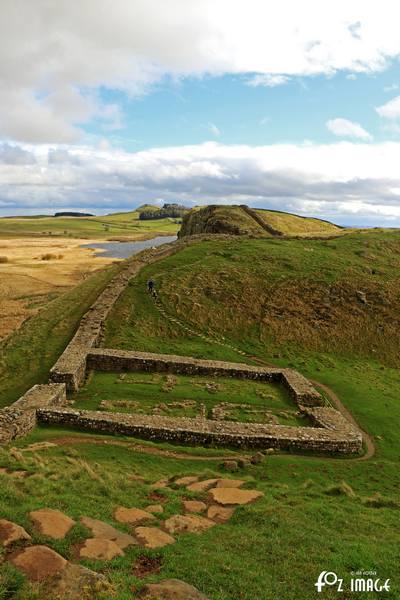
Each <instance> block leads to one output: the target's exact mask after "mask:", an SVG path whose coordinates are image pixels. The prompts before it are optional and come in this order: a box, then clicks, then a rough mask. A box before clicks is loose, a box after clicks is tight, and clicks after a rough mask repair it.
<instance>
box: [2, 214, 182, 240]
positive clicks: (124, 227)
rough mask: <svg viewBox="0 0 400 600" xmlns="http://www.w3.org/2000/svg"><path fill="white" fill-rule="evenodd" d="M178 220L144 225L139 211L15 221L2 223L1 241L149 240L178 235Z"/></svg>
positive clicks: (17, 219) (150, 222) (26, 218)
mask: <svg viewBox="0 0 400 600" xmlns="http://www.w3.org/2000/svg"><path fill="white" fill-rule="evenodd" d="M178 229H179V224H178V223H177V222H176V220H175V219H157V220H154V221H141V220H140V219H139V212H138V211H131V212H125V213H115V214H110V215H104V216H98V217H46V216H41V217H38V218H35V219H33V218H28V217H15V218H7V219H0V238H1V237H21V236H62V237H72V238H88V239H90V238H95V239H103V238H104V239H105V240H106V239H110V238H111V239H112V238H117V239H120V238H121V239H127V240H130V239H146V238H151V237H154V236H157V235H175V234H176V233H177V231H178Z"/></svg>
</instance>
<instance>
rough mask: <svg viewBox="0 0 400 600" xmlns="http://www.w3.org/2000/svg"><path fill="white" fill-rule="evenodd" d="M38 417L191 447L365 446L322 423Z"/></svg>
mask: <svg viewBox="0 0 400 600" xmlns="http://www.w3.org/2000/svg"><path fill="white" fill-rule="evenodd" d="M38 419H39V422H40V423H44V424H46V425H57V426H59V425H63V426H66V427H73V428H77V429H83V430H85V431H93V432H101V433H111V434H118V435H129V436H135V437H139V438H143V439H147V440H153V441H166V442H171V443H176V444H189V445H191V446H196V445H201V446H229V447H233V448H279V449H284V450H300V451H314V452H319V453H324V452H328V453H338V454H351V453H354V452H360V450H361V447H362V436H361V433H360V432H358V431H357V430H355V429H354V428H351V430H347V431H346V432H345V433H343V432H342V431H333V430H331V429H325V428H322V427H321V428H320V427H288V426H284V425H262V424H254V423H235V422H232V421H212V420H207V419H190V418H173V417H163V416H150V415H139V414H124V413H107V412H100V411H88V410H73V409H56V410H54V409H41V410H39V411H38Z"/></svg>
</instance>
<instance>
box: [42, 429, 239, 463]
mask: <svg viewBox="0 0 400 600" xmlns="http://www.w3.org/2000/svg"><path fill="white" fill-rule="evenodd" d="M51 442H52V443H53V444H57V446H69V445H71V444H97V445H101V446H120V447H122V448H129V449H131V450H134V451H135V452H142V453H143V454H152V455H153V456H163V457H165V458H176V459H178V460H205V461H210V460H212V461H221V460H238V459H239V458H248V457H249V456H250V455H245V454H230V455H221V456H215V455H213V456H205V455H204V454H202V455H200V454H193V453H189V452H187V453H186V452H175V451H173V450H165V449H164V448H155V447H153V446H146V445H145V444H140V443H137V442H122V441H119V440H109V439H104V438H103V437H102V436H96V435H90V436H73V435H70V436H63V437H59V438H52V439H51Z"/></svg>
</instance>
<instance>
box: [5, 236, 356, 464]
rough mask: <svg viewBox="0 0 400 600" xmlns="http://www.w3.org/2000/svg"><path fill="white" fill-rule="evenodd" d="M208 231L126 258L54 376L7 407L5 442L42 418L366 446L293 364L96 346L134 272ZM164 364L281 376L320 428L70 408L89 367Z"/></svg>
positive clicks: (274, 442)
mask: <svg viewBox="0 0 400 600" xmlns="http://www.w3.org/2000/svg"><path fill="white" fill-rule="evenodd" d="M199 239H208V237H207V236H194V237H191V238H187V239H184V240H180V241H179V242H175V243H172V244H165V245H164V246H162V247H159V248H157V249H152V250H146V251H143V252H142V253H140V254H139V255H136V256H135V257H134V258H133V259H131V260H128V261H126V266H125V268H124V269H123V270H122V271H121V272H120V273H119V274H118V275H117V276H116V277H114V278H113V280H112V281H111V282H110V283H109V285H108V286H107V287H106V288H105V289H104V291H103V292H102V293H101V294H100V295H99V297H98V298H97V300H96V301H95V303H94V304H93V305H92V307H91V308H90V309H89V311H88V312H87V313H86V314H85V315H84V317H83V318H82V320H81V322H80V325H79V327H78V330H77V332H76V333H75V335H74V337H73V338H72V340H71V342H70V343H69V344H68V346H67V347H66V349H65V351H64V352H63V354H62V355H61V356H60V358H59V359H58V361H57V362H56V364H55V365H54V367H53V368H52V370H51V375H50V383H49V384H47V385H36V386H34V387H33V388H31V389H30V390H28V392H27V393H26V394H25V395H24V396H22V398H20V399H19V400H17V402H14V404H12V405H11V406H9V407H7V408H5V409H2V410H0V443H8V442H10V441H12V440H13V439H16V438H18V437H21V436H23V435H25V434H26V433H28V432H29V431H31V430H32V429H33V428H34V427H35V426H36V423H37V422H40V423H47V424H57V425H65V426H69V427H78V428H80V429H87V430H90V431H101V432H107V433H117V434H123V435H135V436H138V437H142V438H145V439H150V440H165V441H170V442H175V443H188V444H191V445H196V444H201V445H204V446H207V445H228V446H232V447H240V448H242V447H253V448H263V447H264V448H265V447H274V448H282V449H289V450H311V451H317V452H329V453H345V454H348V453H352V452H359V451H360V450H361V447H362V435H361V433H360V431H359V430H358V429H356V428H355V427H353V425H352V424H351V423H349V422H348V421H347V420H346V419H345V418H344V417H343V416H342V415H341V414H340V413H339V412H338V411H336V410H335V409H332V408H328V407H326V406H324V400H323V398H322V397H321V395H320V394H319V393H318V391H317V390H316V389H315V388H314V387H313V386H312V384H311V383H310V382H309V381H308V380H307V379H306V378H305V377H303V376H302V375H301V374H300V373H297V372H296V371H293V370H292V369H278V368H276V369H274V368H266V367H265V368H262V367H258V366H257V367H255V366H251V365H247V364H241V363H232V362H224V361H211V360H201V359H195V358H192V357H186V356H176V355H166V354H152V353H148V352H135V351H123V350H114V349H106V348H97V347H96V346H97V345H98V344H99V343H100V341H101V338H102V332H103V327H104V323H105V320H106V318H107V316H108V314H109V312H110V310H111V309H112V307H113V305H114V303H115V302H116V300H117V299H118V298H119V296H120V295H121V293H122V292H123V290H124V289H125V287H126V286H127V285H128V283H129V281H130V279H131V278H132V277H134V276H135V275H137V273H138V272H139V271H140V269H141V268H142V267H144V266H146V265H148V264H151V263H153V262H155V261H157V260H159V259H162V258H165V257H167V256H169V255H171V254H173V253H175V252H177V251H178V250H179V249H181V248H182V247H184V246H186V245H189V244H193V243H196V242H197V241H198V240H199ZM96 369H97V370H102V371H137V370H141V371H142V370H144V371H151V372H154V371H158V372H167V373H168V372H169V373H182V374H189V375H207V376H225V377H235V378H239V379H254V380H259V381H265V382H279V383H281V384H283V385H284V386H286V388H287V389H288V390H289V392H290V394H291V396H292V398H293V400H294V401H295V402H296V403H297V404H298V406H299V409H300V411H301V412H303V413H305V414H306V415H307V416H308V417H309V418H310V419H311V421H312V422H313V424H314V427H288V426H282V425H266V424H265V425H264V424H254V423H235V422H229V421H218V420H207V419H204V418H195V419H189V418H172V417H163V416H149V415H140V414H122V413H105V412H96V411H77V410H73V409H71V408H66V407H65V404H66V402H67V400H66V391H69V392H74V391H76V390H77V389H78V388H79V387H80V386H81V385H82V384H83V382H84V380H85V376H86V373H87V371H88V370H96Z"/></svg>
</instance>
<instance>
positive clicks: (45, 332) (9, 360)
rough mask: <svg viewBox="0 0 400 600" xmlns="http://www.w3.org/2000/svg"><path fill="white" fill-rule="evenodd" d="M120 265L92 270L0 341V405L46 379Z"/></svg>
mask: <svg viewBox="0 0 400 600" xmlns="http://www.w3.org/2000/svg"><path fill="white" fill-rule="evenodd" d="M120 268H121V266H120V265H112V266H111V267H108V268H106V269H103V270H101V271H99V272H97V273H95V274H94V275H92V276H91V277H89V278H88V279H87V280H86V281H85V282H84V283H82V284H80V285H78V286H77V287H75V288H73V289H72V290H70V291H68V292H66V293H65V294H63V295H61V296H59V297H57V298H56V299H55V300H53V301H51V302H48V303H47V304H46V308H45V309H44V310H42V311H40V312H39V313H38V314H37V315H35V316H33V317H31V318H30V319H28V320H26V321H25V322H24V323H23V325H22V326H21V328H20V329H18V330H17V331H16V332H15V333H13V334H12V335H11V336H10V337H8V338H6V339H5V340H4V341H3V342H0V407H2V406H6V405H8V404H11V403H12V402H14V401H15V400H16V399H18V398H19V397H20V396H21V395H22V394H23V393H25V391H26V390H27V389H29V388H30V387H31V386H32V385H34V384H36V383H44V382H46V381H47V379H48V375H49V371H50V368H51V367H52V366H53V364H54V363H55V362H56V360H57V359H58V357H59V355H60V354H61V353H62V352H63V350H64V348H65V347H66V345H67V344H68V341H69V339H70V338H71V337H72V336H73V334H74V332H75V330H76V328H77V327H78V324H79V321H80V319H81V317H82V315H83V314H84V313H85V312H86V311H87V310H88V308H89V307H90V306H91V304H92V303H93V302H94V300H95V299H96V298H97V296H98V294H99V292H100V291H101V290H102V289H103V288H104V287H105V286H106V285H107V283H108V282H109V281H110V279H111V278H112V277H113V276H114V275H115V274H116V273H117V272H118V271H119V270H120Z"/></svg>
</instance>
